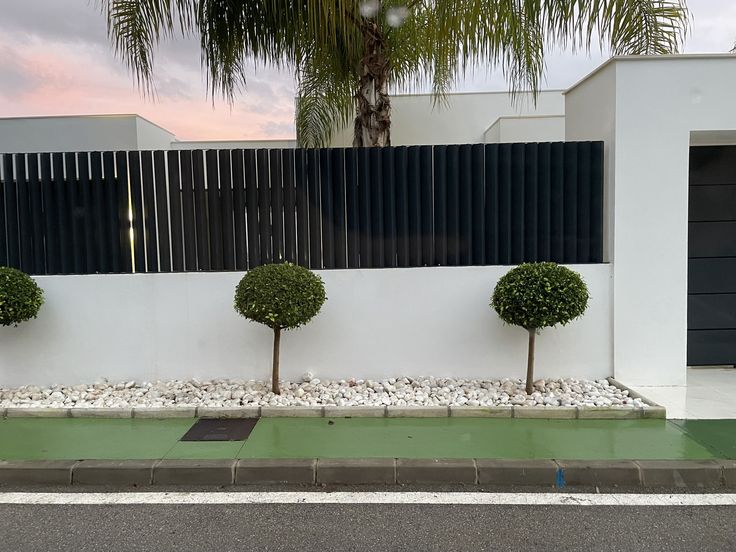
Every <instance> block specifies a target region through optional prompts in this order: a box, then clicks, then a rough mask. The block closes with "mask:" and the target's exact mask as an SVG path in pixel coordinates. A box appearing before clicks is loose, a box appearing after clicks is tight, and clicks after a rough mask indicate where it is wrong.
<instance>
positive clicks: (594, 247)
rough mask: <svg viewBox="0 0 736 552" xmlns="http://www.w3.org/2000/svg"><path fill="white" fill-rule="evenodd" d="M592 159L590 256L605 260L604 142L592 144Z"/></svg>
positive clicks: (597, 261) (591, 260)
mask: <svg viewBox="0 0 736 552" xmlns="http://www.w3.org/2000/svg"><path fill="white" fill-rule="evenodd" d="M590 155H591V159H590V186H591V190H590V257H589V258H588V261H589V262H591V263H601V262H603V142H593V143H592V144H591V152H590Z"/></svg>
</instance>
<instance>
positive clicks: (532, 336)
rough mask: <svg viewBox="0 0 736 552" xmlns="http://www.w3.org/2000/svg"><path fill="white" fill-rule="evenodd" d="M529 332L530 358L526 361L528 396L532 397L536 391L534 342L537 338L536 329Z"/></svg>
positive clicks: (529, 329) (530, 329)
mask: <svg viewBox="0 0 736 552" xmlns="http://www.w3.org/2000/svg"><path fill="white" fill-rule="evenodd" d="M527 331H528V332H529V356H528V357H527V361H526V394H527V395H531V394H532V392H533V391H534V342H535V340H536V337H537V329H536V328H528V329H527Z"/></svg>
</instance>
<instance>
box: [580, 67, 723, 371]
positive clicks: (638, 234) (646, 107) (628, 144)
mask: <svg viewBox="0 0 736 552" xmlns="http://www.w3.org/2000/svg"><path fill="white" fill-rule="evenodd" d="M613 72H615V76H612V73H613ZM606 81H607V82H606ZM611 81H613V82H614V83H615V84H614V86H615V103H613V104H612V103H611V99H610V96H603V97H601V96H600V91H601V90H605V89H610V86H611ZM596 82H597V84H596ZM586 89H587V90H586ZM734 90H736V56H734V55H707V56H672V57H659V58H623V59H618V60H614V61H612V62H610V63H609V64H608V65H606V66H604V67H603V68H602V69H600V70H598V71H597V72H596V73H594V74H593V75H591V76H590V77H588V78H587V79H586V80H584V81H583V83H582V84H581V85H579V86H578V87H576V88H573V89H572V90H571V91H570V92H569V93H568V95H567V102H566V113H567V117H568V123H567V133H568V134H567V139H581V138H586V139H594V138H595V136H596V135H597V136H598V138H602V139H605V140H606V144H607V146H606V151H607V155H608V158H609V159H608V163H609V165H608V166H609V170H608V173H607V177H608V182H607V186H609V190H610V191H611V194H612V195H610V196H609V199H612V201H611V203H612V205H611V207H612V212H613V221H612V224H611V228H612V229H613V230H614V238H613V240H612V243H611V246H612V252H611V254H610V257H611V258H612V260H613V267H614V268H613V280H614V286H613V290H614V291H613V294H614V295H613V296H614V303H613V305H614V307H613V311H614V312H613V314H614V324H613V331H614V367H615V374H616V377H617V378H619V379H621V380H622V381H624V382H626V383H631V384H634V385H684V384H685V383H686V362H687V361H686V349H687V238H688V234H687V227H688V154H689V146H690V135H691V131H714V130H716V131H724V130H726V131H727V130H733V129H736V105H735V104H734V101H733V91H734ZM611 105H615V111H614V113H613V119H614V125H615V132H613V131H612V130H611V129H610V128H608V127H609V125H610V120H611V113H610V110H611ZM586 120H587V122H586ZM610 164H612V165H610Z"/></svg>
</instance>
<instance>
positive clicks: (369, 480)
mask: <svg viewBox="0 0 736 552" xmlns="http://www.w3.org/2000/svg"><path fill="white" fill-rule="evenodd" d="M268 484H291V485H310V486H314V485H413V484H420V485H421V484H462V485H488V486H498V487H508V486H532V485H533V486H544V487H557V488H564V487H565V486H568V485H569V486H582V487H587V486H595V487H619V486H620V487H647V488H656V487H668V488H673V487H679V488H683V489H706V488H707V489H713V488H736V461H733V460H524V459H511V460H504V459H471V458H459V459H403V458H399V459H394V458H366V459H314V458H296V459H242V460H173V459H172V460H80V461H77V460H32V461H0V485H14V486H16V485H17V486H26V485H118V486H131V485H134V486H148V485H194V486H197V485H216V486H229V485H268Z"/></svg>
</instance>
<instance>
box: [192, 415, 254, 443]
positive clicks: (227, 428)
mask: <svg viewBox="0 0 736 552" xmlns="http://www.w3.org/2000/svg"><path fill="white" fill-rule="evenodd" d="M257 422H258V418H229V419H226V420H225V419H223V420H218V419H210V418H206V419H199V420H197V422H196V423H195V424H194V425H193V426H192V427H190V428H189V431H187V432H186V433H185V434H184V437H182V438H181V439H180V441H245V440H246V439H247V438H248V436H249V435H250V432H251V431H253V428H254V427H255V425H256V423H257Z"/></svg>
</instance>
